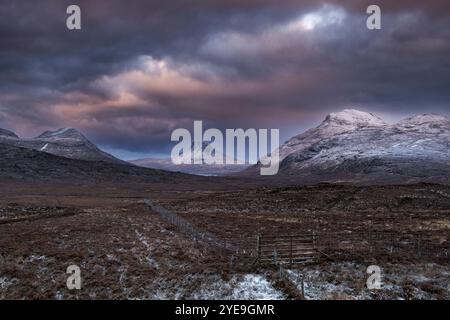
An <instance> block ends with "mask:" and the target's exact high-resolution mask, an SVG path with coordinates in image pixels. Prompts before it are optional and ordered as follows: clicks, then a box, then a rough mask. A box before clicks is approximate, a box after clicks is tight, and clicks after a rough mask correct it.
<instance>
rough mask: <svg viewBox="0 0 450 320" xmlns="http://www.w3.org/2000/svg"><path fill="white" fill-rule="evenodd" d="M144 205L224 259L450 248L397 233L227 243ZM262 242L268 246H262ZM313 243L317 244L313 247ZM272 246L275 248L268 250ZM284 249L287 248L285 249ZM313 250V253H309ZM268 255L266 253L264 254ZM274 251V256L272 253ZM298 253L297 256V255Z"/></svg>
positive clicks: (417, 253) (426, 253) (430, 253)
mask: <svg viewBox="0 0 450 320" xmlns="http://www.w3.org/2000/svg"><path fill="white" fill-rule="evenodd" d="M144 203H145V204H146V205H147V206H148V207H149V208H150V209H151V210H152V211H154V212H156V213H158V214H159V215H160V217H161V218H163V219H164V220H166V221H167V222H169V223H171V224H173V225H174V226H176V227H177V228H178V229H179V230H180V231H181V232H183V233H184V234H185V235H187V236H189V237H190V238H191V239H192V240H194V241H195V242H202V243H203V244H205V245H207V246H208V247H210V248H211V249H215V250H216V251H218V252H219V253H220V254H222V255H227V256H232V257H233V256H240V258H244V257H245V258H251V259H257V258H261V257H262V256H263V255H265V256H264V258H265V259H266V260H267V259H268V255H269V254H271V255H272V257H273V253H274V250H275V251H276V254H277V255H278V256H279V259H281V258H286V254H287V255H288V257H289V259H290V260H289V261H293V260H294V256H295V254H298V255H301V254H304V253H306V252H308V253H309V252H315V253H317V252H320V253H321V254H323V255H326V256H327V257H330V256H331V257H333V256H334V257H337V256H339V255H341V254H344V255H350V256H352V255H353V256H362V255H364V256H371V255H376V254H388V255H390V256H395V255H399V256H407V257H417V258H433V259H434V258H448V256H449V251H450V250H449V245H448V243H447V244H438V243H436V242H435V241H432V239H430V238H427V237H425V236H424V235H422V234H421V233H411V232H410V233H395V232H386V231H367V232H318V233H314V237H311V234H298V235H279V234H265V235H263V238H258V236H257V235H256V233H257V231H258V230H255V235H248V236H245V235H239V236H237V235H231V236H230V237H228V238H227V239H219V238H217V237H216V236H215V235H214V234H212V233H210V232H207V231H205V230H200V229H199V228H197V227H195V226H194V225H193V224H192V223H190V222H189V221H187V220H186V219H184V218H182V217H180V216H179V215H178V214H176V213H173V212H171V211H169V210H167V209H165V208H163V207H161V206H159V205H158V204H156V203H154V202H152V201H151V200H149V199H145V200H144ZM261 240H262V241H263V242H266V245H264V243H263V244H262V245H261ZM291 240H292V241H293V242H295V243H296V246H297V247H298V249H299V250H297V251H296V250H295V249H296V248H295V247H294V248H291V247H290V243H288V244H287V246H286V241H291ZM311 241H312V242H313V243H311ZM267 243H271V244H272V247H270V246H269V247H268V246H267ZM283 245H284V247H283ZM302 246H303V248H301V247H302ZM308 249H311V250H308ZM263 251H264V252H263ZM270 251H272V252H270ZM294 253H295V254H294ZM305 256H306V255H305Z"/></svg>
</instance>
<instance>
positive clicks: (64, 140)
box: [0, 128, 124, 163]
mask: <svg viewBox="0 0 450 320" xmlns="http://www.w3.org/2000/svg"><path fill="white" fill-rule="evenodd" d="M0 143H3V144H7V145H10V146H15V147H22V148H27V149H32V150H36V151H41V152H46V153H50V154H53V155H57V156H61V157H66V158H70V159H78V160H87V161H106V162H114V163H124V162H123V161H121V160H119V159H117V158H115V157H113V156H112V155H110V154H108V153H106V152H103V151H101V150H100V149H99V148H98V147H97V146H96V145H95V144H93V143H92V142H90V141H89V140H88V139H87V138H86V137H85V136H83V135H82V134H81V133H80V132H79V131H77V130H76V129H73V128H63V129H59V130H56V131H46V132H44V133H43V134H41V135H40V136H38V137H36V138H31V139H26V138H19V137H18V136H17V135H16V134H15V133H13V132H11V131H8V130H4V129H0Z"/></svg>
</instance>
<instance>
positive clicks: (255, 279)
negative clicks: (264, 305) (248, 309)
mask: <svg viewBox="0 0 450 320" xmlns="http://www.w3.org/2000/svg"><path fill="white" fill-rule="evenodd" d="M231 299H236V300H280V299H283V294H282V293H281V292H280V291H278V290H276V289H275V288H274V287H273V286H272V285H271V284H270V282H269V281H267V279H266V278H264V277H262V276H260V275H256V274H247V275H245V276H244V278H243V279H242V280H241V281H240V282H239V283H238V284H237V285H236V287H235V288H234V290H233V293H232V295H231Z"/></svg>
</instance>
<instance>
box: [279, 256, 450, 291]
mask: <svg viewBox="0 0 450 320" xmlns="http://www.w3.org/2000/svg"><path fill="white" fill-rule="evenodd" d="M380 267H381V282H382V288H381V289H380V290H369V289H367V287H366V280H367V278H368V277H369V275H368V274H367V273H366V269H367V266H365V265H363V264H359V263H353V262H336V263H330V264H328V265H321V266H309V267H305V268H304V269H303V270H289V271H288V274H289V277H290V279H291V280H292V281H293V282H294V283H295V284H296V285H297V287H298V288H299V290H301V279H302V277H303V279H304V291H305V298H306V299H311V300H326V299H359V300H367V299H378V298H383V299H397V300H403V299H450V272H449V271H448V266H445V265H438V264H434V263H428V264H412V265H409V264H405V265H402V264H387V265H383V266H380Z"/></svg>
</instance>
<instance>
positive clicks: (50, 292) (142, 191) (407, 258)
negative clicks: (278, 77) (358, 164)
mask: <svg viewBox="0 0 450 320" xmlns="http://www.w3.org/2000/svg"><path fill="white" fill-rule="evenodd" d="M0 187H1V188H0V254H1V256H0V298H2V299H36V298H39V299H80V298H85V299H111V298H112V299H118V298H120V299H182V298H191V299H205V298H208V299H220V298H222V299H227V298H233V299H286V298H299V297H300V296H299V292H300V291H301V284H300V283H301V281H300V280H299V279H301V278H303V282H304V290H305V298H308V299H380V298H387V299H449V298H450V296H449V292H450V266H449V259H448V255H446V254H447V253H448V249H449V236H450V216H449V213H450V201H449V199H450V188H449V187H445V186H439V185H428V184H420V185H412V186H400V187H399V186H389V187H350V186H330V185H319V186H313V187H297V186H293V187H288V188H275V187H274V188H268V187H255V186H242V188H241V189H236V188H231V187H230V186H229V185H224V184H222V185H221V184H218V185H204V186H191V185H170V186H167V185H164V184H151V185H150V184H129V185H127V184H110V185H108V184H103V185H101V186H99V185H92V184H63V183H58V184H51V183H46V184H41V185H39V184H21V183H0ZM144 198H150V199H152V200H154V201H156V202H158V203H159V204H161V205H162V206H164V207H165V208H168V209H170V210H172V211H173V212H176V213H177V214H179V215H180V216H182V217H183V218H185V219H187V220H189V221H190V222H191V223H193V224H194V225H195V226H196V227H197V228H199V229H201V230H205V231H208V232H211V233H213V234H215V235H216V236H217V237H219V238H223V239H227V240H230V241H235V242H236V243H240V242H241V241H244V242H246V243H247V244H248V245H249V247H252V246H254V242H253V241H254V239H255V235H256V234H267V233H269V234H296V233H306V232H312V231H314V232H317V234H319V236H320V234H323V235H325V234H334V235H339V237H337V238H336V239H338V240H339V239H341V236H342V235H345V236H346V237H347V238H348V239H352V238H351V235H361V234H364V235H367V234H368V233H369V232H372V234H376V233H377V232H378V233H381V234H383V232H389V234H404V235H407V234H410V233H411V234H421V241H422V243H421V244H422V245H421V247H420V248H419V249H420V251H417V250H415V251H414V250H413V251H402V250H401V249H402V248H400V247H399V246H395V247H394V248H395V250H394V251H393V253H394V254H392V249H391V251H389V249H388V250H387V251H386V250H385V249H386V248H389V247H392V241H393V238H392V237H390V238H389V237H387V238H386V239H384V238H382V239H380V240H378V242H374V243H372V246H373V245H374V244H375V245H376V246H377V248H381V250H378V249H377V248H373V250H372V249H371V248H370V245H369V244H367V245H364V244H362V245H358V246H350V247H349V246H346V245H343V244H342V243H341V241H339V243H337V242H336V245H335V246H334V247H333V245H331V246H330V243H326V245H325V244H324V248H323V249H324V250H325V249H326V250H327V251H326V252H327V254H329V256H330V257H332V260H330V259H322V260H321V261H319V263H318V264H314V265H308V266H302V267H300V268H295V269H292V270H291V269H288V270H284V271H283V272H282V273H281V274H280V272H279V270H278V269H277V268H274V267H272V266H258V265H242V264H239V263H236V262H235V261H232V260H231V259H230V258H229V257H228V256H226V257H224V256H222V255H221V253H220V252H217V250H212V249H211V248H210V247H208V245H206V244H203V243H201V242H198V243H197V242H195V241H192V240H191V239H190V238H189V237H188V236H187V235H185V234H183V233H182V232H180V231H179V230H177V228H175V227H174V226H173V225H171V224H170V223H168V222H167V221H165V220H163V219H161V217H160V216H159V215H158V214H156V213H153V212H151V211H150V210H148V208H147V207H146V206H145V205H144V203H143V199H144ZM372 237H374V236H373V235H372ZM348 239H347V240H348ZM333 240H335V239H333ZM360 240H361V239H358V238H357V237H356V238H354V240H353V242H354V243H357V244H358V243H363V241H360ZM351 242H352V241H351ZM354 243H353V244H354ZM332 244H333V243H332ZM344 244H345V243H344ZM425 244H426V245H425ZM333 248H335V249H334V250H333ZM408 248H409V247H408ZM409 249H410V248H409ZM416 249H417V248H416ZM72 264H75V265H78V266H79V267H80V269H81V275H82V289H81V290H79V291H78V290H69V289H67V287H66V280H67V277H68V275H67V274H66V269H67V267H68V266H69V265H72ZM372 264H376V265H379V266H380V267H381V269H382V279H383V289H381V290H376V291H370V290H368V289H367V288H366V279H367V277H368V274H367V273H366V268H367V266H369V265H372ZM280 275H282V277H281V278H282V281H281V280H280ZM300 275H301V276H300ZM283 281H284V283H282V282H283Z"/></svg>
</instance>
